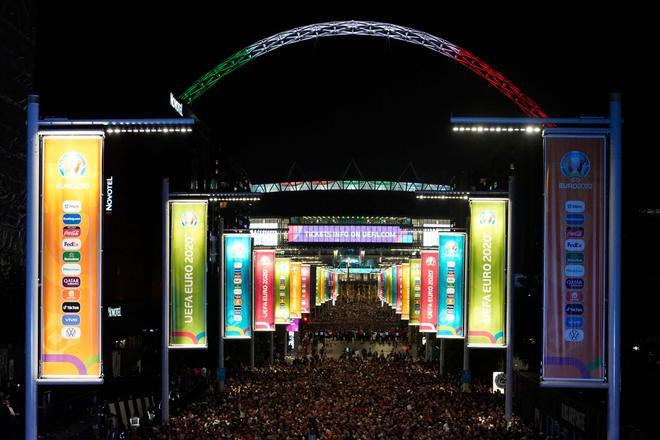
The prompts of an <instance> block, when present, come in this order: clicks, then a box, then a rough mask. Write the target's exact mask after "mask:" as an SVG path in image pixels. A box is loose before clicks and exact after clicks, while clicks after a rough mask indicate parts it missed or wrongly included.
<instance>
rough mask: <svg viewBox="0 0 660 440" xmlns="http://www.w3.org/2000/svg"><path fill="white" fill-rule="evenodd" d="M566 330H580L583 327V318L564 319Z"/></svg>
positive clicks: (570, 317)
mask: <svg viewBox="0 0 660 440" xmlns="http://www.w3.org/2000/svg"><path fill="white" fill-rule="evenodd" d="M565 323H566V327H567V328H582V327H583V326H584V318H583V317H581V316H569V317H568V318H566V321H565Z"/></svg>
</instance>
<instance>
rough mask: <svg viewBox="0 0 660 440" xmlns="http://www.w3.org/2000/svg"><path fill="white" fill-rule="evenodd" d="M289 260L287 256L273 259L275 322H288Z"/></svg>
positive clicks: (289, 298)
mask: <svg viewBox="0 0 660 440" xmlns="http://www.w3.org/2000/svg"><path fill="white" fill-rule="evenodd" d="M290 265H291V260H289V259H288V258H276V259H275V300H276V303H275V324H288V323H289V304H290V300H291V297H290V294H289V287H290V281H289V271H290Z"/></svg>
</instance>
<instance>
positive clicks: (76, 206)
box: [62, 200, 82, 213]
mask: <svg viewBox="0 0 660 440" xmlns="http://www.w3.org/2000/svg"><path fill="white" fill-rule="evenodd" d="M81 210H82V202H81V201H80V200H65V201H64V202H62V211H64V212H66V213H75V212H80V211H81Z"/></svg>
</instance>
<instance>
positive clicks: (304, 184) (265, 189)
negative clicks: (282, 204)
mask: <svg viewBox="0 0 660 440" xmlns="http://www.w3.org/2000/svg"><path fill="white" fill-rule="evenodd" d="M250 191H251V192H253V193H261V194H268V193H280V192H299V191H396V192H415V193H416V192H419V191H424V192H451V191H452V187H451V186H450V185H438V184H432V183H418V182H394V181H389V180H311V181H299V182H278V183H257V184H252V185H250Z"/></svg>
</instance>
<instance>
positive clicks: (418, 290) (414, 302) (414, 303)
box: [408, 258, 422, 325]
mask: <svg viewBox="0 0 660 440" xmlns="http://www.w3.org/2000/svg"><path fill="white" fill-rule="evenodd" d="M409 307H410V319H409V320H408V325H419V321H420V312H421V310H422V260H420V259H419V258H413V259H412V260H410V306H409Z"/></svg>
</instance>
